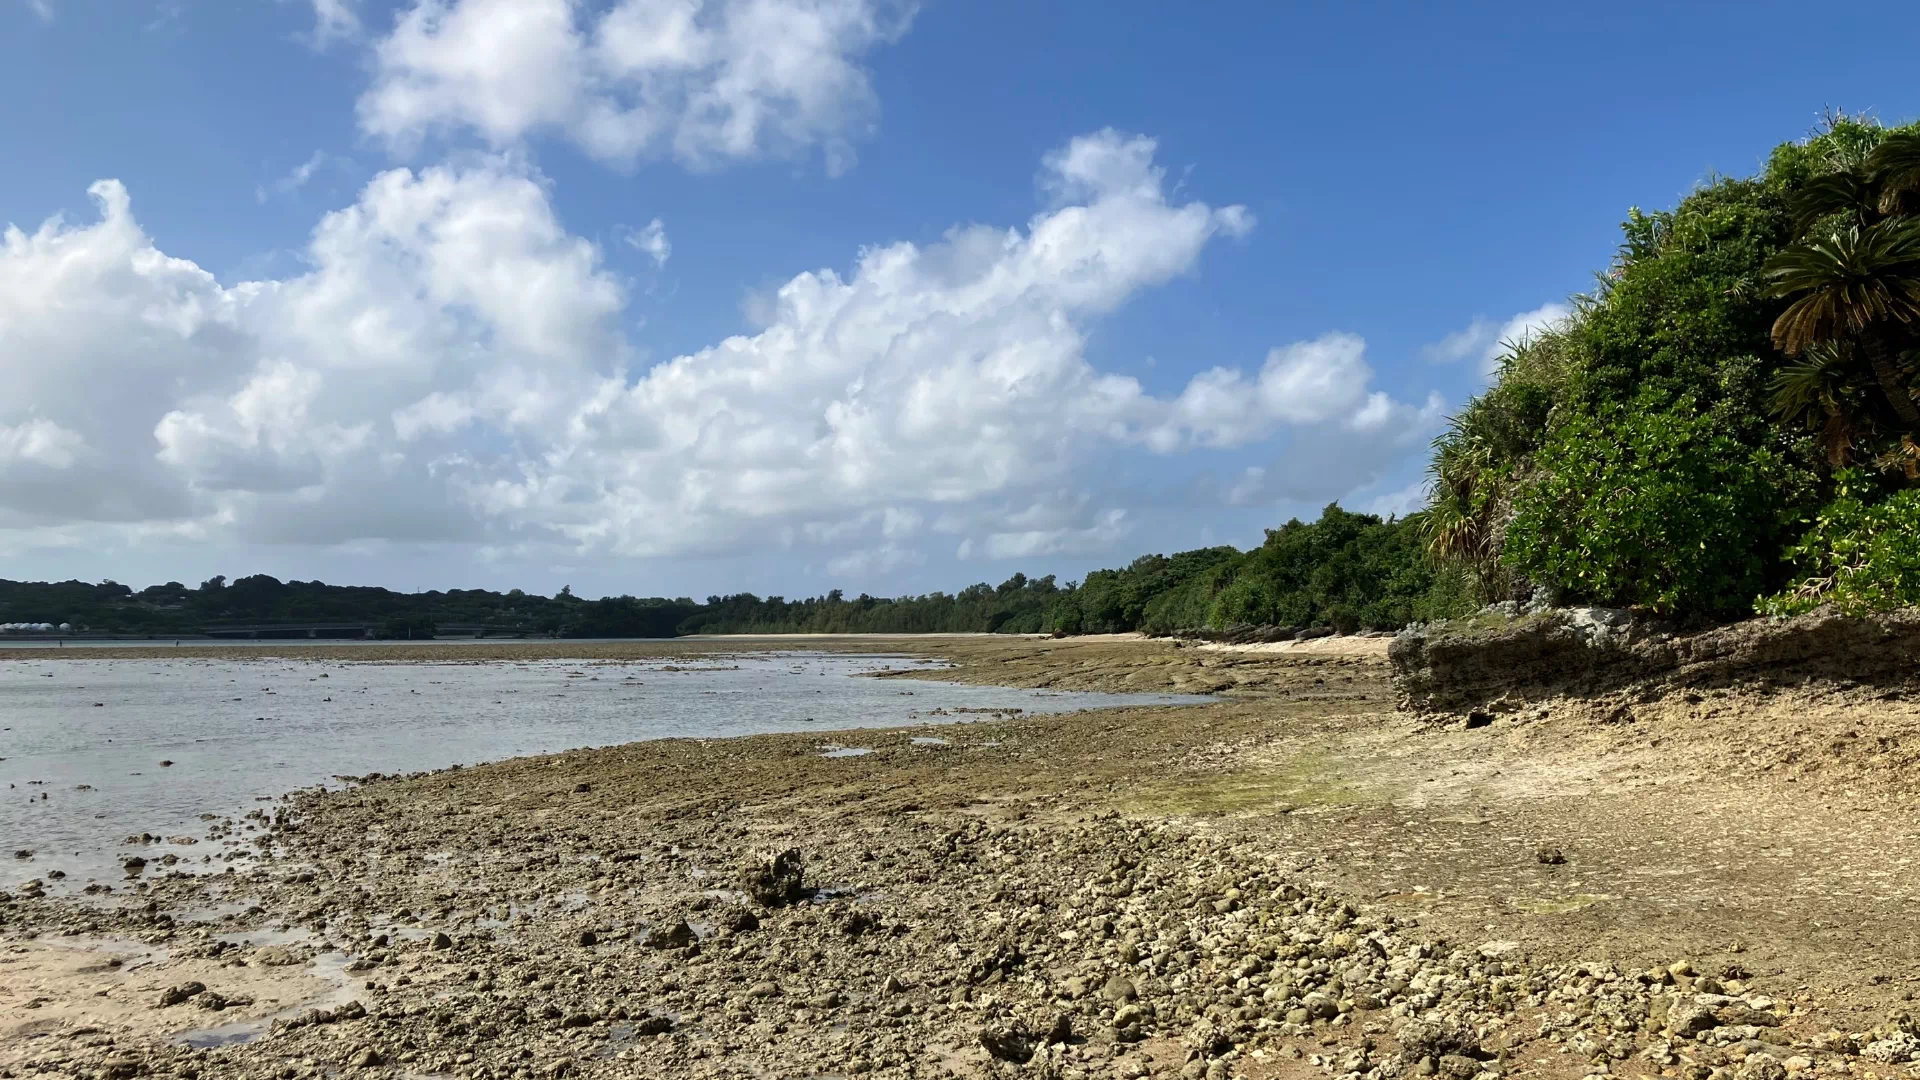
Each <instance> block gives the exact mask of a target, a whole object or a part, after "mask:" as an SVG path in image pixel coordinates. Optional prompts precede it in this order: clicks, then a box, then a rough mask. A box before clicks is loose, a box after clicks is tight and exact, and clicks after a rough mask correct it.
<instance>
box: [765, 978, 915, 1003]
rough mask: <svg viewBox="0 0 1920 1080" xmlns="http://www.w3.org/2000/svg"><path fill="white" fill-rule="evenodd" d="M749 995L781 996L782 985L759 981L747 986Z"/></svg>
mask: <svg viewBox="0 0 1920 1080" xmlns="http://www.w3.org/2000/svg"><path fill="white" fill-rule="evenodd" d="M889 978H891V976H889ZM747 996H748V997H750V998H770V997H779V996H780V987H779V986H778V985H776V984H774V983H770V982H757V983H754V984H753V985H752V986H749V987H747Z"/></svg>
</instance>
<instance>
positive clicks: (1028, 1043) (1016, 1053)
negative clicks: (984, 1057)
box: [980, 1026, 1033, 1065]
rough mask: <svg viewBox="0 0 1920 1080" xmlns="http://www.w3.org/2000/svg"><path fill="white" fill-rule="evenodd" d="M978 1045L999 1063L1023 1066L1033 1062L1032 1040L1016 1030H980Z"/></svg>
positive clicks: (1003, 1028)
mask: <svg viewBox="0 0 1920 1080" xmlns="http://www.w3.org/2000/svg"><path fill="white" fill-rule="evenodd" d="M980 1045H981V1046H982V1047H985V1048H986V1051H987V1053H988V1054H991V1055H992V1056H994V1057H996V1058H998V1059H1000V1060H1001V1061H1011V1062H1013V1063H1014V1064H1016V1065H1025V1064H1026V1063H1027V1062H1029V1061H1032V1060H1033V1040H1032V1039H1030V1038H1028V1037H1027V1034H1026V1032H1024V1031H1021V1030H1019V1029H1018V1028H1011V1027H1003V1026H994V1027H988V1028H982V1029H981V1031H980Z"/></svg>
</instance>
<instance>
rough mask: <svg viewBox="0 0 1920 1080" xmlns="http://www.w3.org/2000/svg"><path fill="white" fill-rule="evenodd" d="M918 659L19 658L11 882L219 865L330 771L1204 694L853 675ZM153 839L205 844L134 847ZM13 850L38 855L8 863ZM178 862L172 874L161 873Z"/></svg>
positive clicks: (9, 671) (11, 753) (3, 672)
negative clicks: (144, 863)
mask: <svg viewBox="0 0 1920 1080" xmlns="http://www.w3.org/2000/svg"><path fill="white" fill-rule="evenodd" d="M926 663H929V662H927V661H919V660H906V659H902V658H898V657H881V656H847V655H840V654H818V653H756V654H752V655H745V656H738V657H727V658H724V659H718V660H701V661H695V660H687V659H685V658H674V659H665V658H661V659H652V660H644V661H619V662H603V661H595V662H586V661H577V660H575V661H566V660H555V661H529V662H525V663H520V662H514V661H498V662H484V663H475V662H466V663H444V664H384V663H355V662H351V661H349V660H346V659H316V660H287V659H272V660H240V659H234V660H227V659H199V658H196V659H190V660H186V659H173V660H167V659H157V658H156V659H152V660H144V659H142V660H71V659H65V658H48V659H46V660H40V659H37V658H35V659H29V660H18V661H11V662H7V663H3V664H0V729H4V730H0V883H4V884H5V885H6V886H8V887H12V886H14V885H17V884H18V883H19V882H22V881H25V880H27V879H29V878H36V877H38V878H49V876H50V875H49V872H50V871H54V870H60V871H64V872H65V873H66V874H67V875H68V876H67V878H66V879H65V880H64V881H60V882H57V883H56V882H53V881H51V880H50V881H49V885H50V887H53V888H56V889H60V890H71V889H76V888H79V887H81V886H83V885H85V884H86V883H88V882H89V881H92V880H98V881H100V882H104V883H110V884H114V885H116V886H122V874H121V869H120V861H121V859H123V858H125V857H126V856H128V855H134V854H137V855H140V856H142V857H144V858H146V859H148V860H149V861H150V864H149V866H148V868H147V871H146V872H147V873H148V874H154V873H159V872H165V871H169V870H186V871H192V872H205V873H210V872H219V871H224V870H225V869H226V868H227V866H228V865H229V863H228V862H227V861H226V860H224V859H223V858H222V855H223V853H224V852H238V851H242V850H245V849H246V848H247V846H248V845H247V844H246V841H247V839H248V838H249V837H250V836H253V835H257V830H255V829H250V828H249V825H251V824H255V823H252V822H249V821H247V820H246V819H245V818H244V817H243V815H245V814H246V813H248V812H249V811H251V810H254V809H263V810H265V811H267V812H268V813H270V812H271V809H272V805H273V803H272V800H273V799H274V798H275V797H276V796H279V795H281V794H283V793H285V792H287V791H291V790H293V789H295V788H299V787H306V786H309V785H313V784H318V783H329V782H334V781H333V778H335V777H337V776H351V775H361V774H365V773H370V772H383V773H403V772H411V771H415V770H420V769H437V768H443V767H445V766H448V765H454V764H477V763H480V762H483V761H497V760H499V759H502V758H508V757H517V756H520V755H525V754H538V753H548V752H552V751H557V750H567V749H574V748H577V747H583V746H604V745H611V744H615V743H623V742H632V741H635V740H639V739H657V738H672V737H719V736H733V735H750V734H758V733H762V732H774V731H808V730H818V731H821V732H823V733H824V732H828V731H836V730H842V729H846V728H860V727H897V726H904V725H909V724H916V723H920V724H936V723H956V722H965V721H966V720H969V719H984V718H987V717H990V716H992V715H993V710H1000V711H1002V712H1015V711H1024V712H1027V713H1056V712H1068V711H1072V710H1076V709H1087V708H1101V707H1108V706H1116V705H1132V704H1151V703H1176V702H1189V701H1199V700H1204V699H1200V698H1193V697H1175V696H1158V695H1134V694H1093V693H1055V692H1052V691H1032V690H1012V689H1006V688H1002V687H991V686H962V685H956V684H951V683H938V682H923V681H919V680H915V681H912V682H901V681H897V680H884V679H863V678H856V677H854V676H857V675H859V674H860V673H862V672H869V671H875V670H880V669H885V668H898V667H902V666H908V665H918V664H926ZM823 745H824V744H823ZM162 761H171V762H172V763H173V764H171V765H168V766H163V765H162V764H161V762H162ZM203 814H214V815H218V816H219V818H221V819H225V818H231V819H233V825H232V831H231V833H230V834H229V835H226V836H223V837H215V838H209V837H208V835H207V830H208V828H209V826H212V825H217V824H219V822H218V821H204V820H201V816H202V815H203ZM142 833H147V834H152V835H155V836H158V837H164V838H173V837H179V838H193V839H196V840H198V842H197V843H194V844H169V843H164V842H162V843H143V844H136V845H131V846H129V845H127V844H125V843H123V841H124V839H125V838H126V837H128V836H130V835H138V834H142ZM16 850H30V851H32V852H33V855H32V857H31V858H28V859H16V858H14V852H15V851H16ZM167 853H171V854H173V855H175V856H176V857H177V858H178V859H179V860H180V862H179V863H178V865H176V866H172V867H167V866H162V865H160V863H159V860H160V859H161V857H162V856H163V855H165V854H167ZM239 865H240V866H242V867H243V868H244V867H245V866H246V863H245V862H244V861H242V862H239ZM122 887H123V886H122Z"/></svg>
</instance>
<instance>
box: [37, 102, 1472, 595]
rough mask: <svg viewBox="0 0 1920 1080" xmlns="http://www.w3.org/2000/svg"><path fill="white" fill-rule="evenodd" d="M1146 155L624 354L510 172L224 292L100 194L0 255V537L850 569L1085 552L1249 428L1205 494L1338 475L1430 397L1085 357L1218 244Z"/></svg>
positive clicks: (417, 196)
mask: <svg viewBox="0 0 1920 1080" xmlns="http://www.w3.org/2000/svg"><path fill="white" fill-rule="evenodd" d="M1154 151H1155V146H1154V143H1153V141H1152V140H1151V139H1147V138H1142V137H1138V136H1130V135H1124V134H1121V133H1117V132H1112V131H1102V132H1096V133H1093V134H1090V135H1086V136H1082V137H1080V138H1078V139H1075V140H1072V141H1071V142H1070V143H1069V144H1068V145H1067V146H1066V147H1064V148H1062V149H1061V150H1060V151H1058V152H1056V153H1054V154H1050V155H1048V156H1047V158H1046V159H1045V161H1044V162H1043V166H1042V181H1043V187H1046V188H1047V189H1049V190H1050V192H1051V193H1052V197H1053V199H1054V200H1055V201H1054V203H1053V204H1052V205H1051V206H1050V207H1049V208H1047V209H1046V210H1044V211H1043V212H1041V213H1039V214H1037V215H1035V216H1034V217H1033V218H1032V219H1030V220H1029V221H1028V222H1026V223H1025V224H1024V226H1021V227H1013V228H1008V227H1000V226H992V225H961V226H955V227H954V228H952V229H949V230H948V231H947V232H946V233H945V235H943V236H942V237H941V238H940V239H939V240H938V241H935V242H932V243H928V244H925V245H917V244H912V243H904V242H897V243H891V244H880V245H875V246H872V247H868V248H865V249H863V250H862V251H861V252H860V253H859V256H858V258H857V259H856V260H855V262H854V263H853V264H852V266H851V267H849V268H847V269H846V270H844V271H843V270H834V269H820V270H813V271H809V272H806V273H801V274H798V275H795V276H794V277H792V278H791V279H790V280H788V281H787V282H786V283H785V284H784V285H783V286H781V287H780V288H779V289H778V290H777V291H775V293H774V294H773V296H772V297H771V300H770V302H769V304H768V309H767V314H768V319H767V321H766V323H765V325H764V326H763V327H762V328H761V329H759V331H758V332H757V333H753V334H750V335H740V336H736V337H731V338H728V339H726V340H724V341H720V342H717V343H715V344H713V345H710V346H708V347H706V348H703V349H700V350H697V351H695V352H691V353H688V354H685V355H682V356H677V357H673V358H670V359H666V360H664V361H662V362H659V363H656V364H652V365H651V366H644V365H642V363H641V361H640V357H642V356H643V355H644V353H643V351H642V349H641V348H640V346H639V345H637V344H636V343H634V342H632V341H630V340H629V339H628V337H627V331H626V330H625V329H624V327H625V326H627V325H630V324H631V323H632V321H633V320H631V319H629V318H627V317H626V316H627V300H628V298H627V295H626V291H625V288H624V286H623V285H622V283H621V281H620V280H619V279H618V278H617V277H615V276H614V275H613V274H612V273H611V272H610V271H609V270H608V269H607V267H606V265H605V262H604V258H603V252H602V251H601V250H600V249H599V248H598V247H597V246H596V245H594V244H592V243H591V242H589V241H587V240H585V239H582V238H580V237H578V236H576V235H574V234H572V233H570V232H569V231H568V230H567V229H566V228H565V227H564V225H563V224H562V223H561V221H560V219H559V217H558V216H557V215H556V213H555V212H554V210H553V207H552V205H551V201H550V199H549V192H548V190H547V186H546V182H545V180H544V178H543V177H541V176H540V175H539V174H538V173H537V172H535V171H533V170H532V169H531V168H530V167H529V166H528V165H527V164H526V163H525V162H524V161H522V160H520V159H518V158H515V157H513V156H495V157H490V158H479V159H473V160H470V161H467V162H466V163H465V164H463V165H461V166H458V167H453V166H447V167H437V168H429V169H423V170H418V171H415V170H411V169H405V168H400V169H392V170H389V171H387V172H384V173H381V174H379V175H378V176H375V177H374V178H373V179H372V180H371V181H369V182H368V184H367V185H366V186H365V188H364V189H363V190H362V191H361V192H360V194H359V196H358V198H357V199H356V200H355V201H354V202H353V203H352V205H350V206H347V207H345V208H343V209H340V210H337V211H335V212H333V213H330V214H327V215H326V216H325V217H323V218H322V219H321V220H320V221H319V223H318V224H317V225H316V227H315V228H314V230H313V234H312V237H311V240H310V242H309V243H308V245H307V248H306V251H305V252H304V258H305V262H306V264H307V269H306V270H305V271H304V272H303V273H300V274H297V275H294V276H290V277H286V278H282V279H276V280H263V281H243V282H234V283H230V284H229V283H223V282H221V281H219V280H217V279H216V278H215V277H214V276H213V275H211V274H209V273H208V272H206V271H205V270H203V269H201V268H200V267H199V266H197V265H195V264H194V263H192V262H190V261H188V260H184V259H180V258H176V257H172V256H169V255H167V254H166V253H164V252H162V251H161V250H159V249H158V248H157V247H156V246H155V245H154V243H153V241H152V240H151V238H149V237H148V236H147V235H146V233H145V232H144V230H143V229H142V228H141V227H140V225H139V224H138V222H137V221H136V219H135V217H134V214H133V209H132V203H131V199H130V198H129V196H128V193H127V192H126V191H125V189H124V188H123V187H122V186H121V185H120V184H119V183H117V182H114V181H102V182H100V183H97V184H95V185H94V186H93V188H92V189H91V191H92V194H93V195H94V198H95V200H96V202H97V204H98V206H99V216H98V218H97V220H95V221H92V222H89V223H68V222H66V221H63V220H60V219H58V218H56V219H53V220H50V221H48V222H46V223H44V224H43V225H41V226H40V227H39V228H38V229H36V230H35V231H33V232H31V233H28V232H25V231H23V230H21V229H18V228H9V229H8V230H7V232H6V233H5V234H4V242H3V243H0V375H4V376H5V380H6V381H5V382H4V384H0V385H5V386H7V387H8V390H7V392H6V393H5V394H4V395H0V545H4V544H5V543H7V542H8V540H9V533H10V534H11V535H12V536H13V537H15V538H17V537H18V536H20V535H24V534H25V532H26V531H28V530H38V533H37V534H36V535H50V533H49V530H63V532H62V533H61V535H63V536H69V537H71V536H82V535H87V531H88V530H94V534H95V535H97V534H99V533H100V532H101V531H105V532H108V533H111V532H112V531H114V530H121V531H122V533H123V534H127V533H128V531H138V532H141V534H143V535H151V534H152V533H154V532H156V531H158V532H167V533H170V534H173V535H183V536H193V537H196V538H199V539H201V540H204V541H209V542H244V543H252V544H261V543H287V544H344V543H354V542H390V543H407V542H429V541H431V542H460V543H467V544H471V545H476V546H479V547H483V548H484V549H485V550H486V551H487V552H489V553H491V554H493V555H494V556H496V557H502V556H503V554H511V553H513V552H516V551H520V552H548V553H553V552H561V553H565V555H566V557H568V558H574V557H602V558H605V557H619V556H665V555H690V554H702V555H706V554H729V553H732V554H740V553H756V552H764V551H767V550H770V549H773V548H787V547H794V546H796V545H797V546H809V545H810V546H813V547H817V548H820V549H822V550H823V551H825V552H826V557H827V558H828V559H829V560H832V559H838V562H837V563H835V564H834V565H837V566H838V567H839V568H840V569H841V570H844V571H847V572H853V571H855V570H858V571H860V572H863V573H885V572H888V571H890V570H894V569H898V568H900V567H905V566H912V565H916V564H917V563H918V560H920V559H922V558H924V557H925V552H926V551H928V550H936V549H937V550H939V551H942V552H954V551H956V550H957V551H958V553H959V554H960V555H961V557H985V558H1013V557H1023V556H1040V555H1046V554H1051V553H1060V552H1076V553H1078V552H1095V551H1102V550H1106V549H1108V548H1110V547H1112V546H1113V545H1115V544H1117V543H1119V542H1120V541H1121V540H1122V539H1123V538H1124V537H1125V536H1126V535H1127V533H1128V531H1129V530H1130V529H1131V528H1132V526H1133V522H1134V521H1135V520H1136V518H1137V514H1135V513H1132V512H1130V510H1129V508H1128V507H1126V506H1117V505H1112V504H1111V503H1110V502H1109V501H1104V500H1100V499H1095V498H1093V497H1092V496H1090V495H1088V494H1086V491H1085V488H1086V484H1087V480H1088V478H1089V476H1090V474H1091V473H1092V472H1093V471H1097V470H1099V469H1100V468H1101V467H1102V466H1103V465H1104V463H1105V462H1106V460H1107V459H1108V458H1109V457H1110V456H1111V455H1112V454H1114V453H1116V452H1129V451H1131V452H1135V453H1140V452H1150V453H1161V454H1171V453H1176V452H1185V451H1191V450H1193V449H1194V448H1213V447H1232V446H1244V445H1247V444H1250V443H1256V442H1259V441H1260V440H1264V439H1269V438H1279V437H1282V436H1284V437H1286V438H1287V440H1288V442H1287V446H1288V449H1287V450H1286V453H1285V454H1284V455H1282V457H1281V459H1280V461H1279V462H1278V463H1276V464H1275V465H1274V466H1271V467H1266V471H1265V472H1264V473H1263V474H1262V475H1263V477H1264V480H1263V481H1262V482H1260V483H1256V484H1253V485H1251V486H1246V485H1243V487H1244V488H1245V490H1242V491H1239V492H1237V494H1238V495H1239V497H1241V498H1243V499H1247V500H1255V499H1260V498H1265V497H1280V496H1281V495H1284V494H1286V493H1287V492H1289V491H1295V492H1299V491H1307V492H1318V491H1321V490H1323V489H1325V488H1327V487H1329V486H1338V485H1341V484H1347V485H1348V487H1347V488H1344V489H1342V490H1351V489H1352V487H1355V486H1358V485H1359V484H1360V483H1364V482H1369V481H1370V479H1371V478H1372V477H1373V476H1374V475H1375V474H1376V473H1377V472H1378V470H1379V467H1380V466H1379V462H1381V461H1383V460H1384V457H1383V455H1385V454H1386V453H1387V452H1388V451H1389V450H1391V449H1392V448H1395V447H1401V446H1402V444H1404V443H1405V442H1406V440H1407V439H1409V438H1412V437H1413V435H1410V434H1409V433H1410V432H1413V433H1417V432H1418V431H1419V429H1420V425H1422V424H1425V423H1428V422H1429V420H1430V419H1431V416H1432V415H1435V414H1436V412H1437V409H1438V404H1437V402H1433V401H1429V402H1428V403H1426V404H1425V405H1421V406H1414V405H1408V404H1405V403H1402V402H1399V401H1397V400H1395V399H1393V398H1390V397H1388V396H1387V395H1385V394H1384V393H1382V392H1380V391H1379V390H1377V389H1374V388H1373V386H1372V379H1373V371H1372V368H1371V366H1370V365H1369V364H1368V363H1367V361H1366V359H1365V346H1364V343H1363V342H1362V341H1361V340H1360V339H1359V338H1357V337H1354V336H1352V335H1347V334H1328V335H1325V336H1323V337H1321V338H1317V339H1314V340H1312V341H1306V342H1299V343H1295V344H1292V345H1286V346H1281V347H1279V348H1276V349H1274V350H1272V352H1271V353H1270V354H1269V355H1268V356H1267V357H1266V358H1265V361H1264V363H1263V364H1262V365H1261V366H1260V367H1259V368H1258V370H1256V371H1251V372H1247V371H1241V370H1239V369H1236V368H1234V367H1231V366H1221V367H1217V368H1213V369H1210V370H1208V371H1207V372H1205V373H1203V374H1201V375H1199V376H1196V377H1195V378H1194V379H1193V380H1191V382H1190V383H1189V384H1188V385H1187V386H1186V387H1185V388H1184V389H1183V390H1182V391H1181V392H1179V393H1178V394H1175V395H1172V396H1167V397H1161V396H1156V395H1154V394H1151V393H1149V392H1148V391H1147V390H1146V389H1145V388H1143V387H1142V385H1141V384H1140V383H1139V382H1138V381H1137V380H1136V379H1134V378H1132V377H1130V376H1126V375H1120V374H1115V373H1112V372H1106V371H1102V370H1100V369H1099V368H1097V367H1095V366H1094V365H1093V364H1092V363H1091V362H1090V361H1089V360H1088V358H1087V356H1086V353H1085V346H1086V341H1087V336H1088V334H1089V332H1090V328H1091V327H1092V326H1093V325H1094V324H1095V323H1096V322H1097V320H1098V319H1099V318H1100V317H1101V316H1102V315H1104V314H1106V313H1108V312H1111V311H1113V310H1114V309H1116V308H1118V307H1120V306H1122V305H1124V304H1125V303H1127V302H1128V301H1129V300H1130V299H1131V298H1133V297H1134V296H1136V295H1138V294H1139V293H1141V292H1142V291H1143V290H1147V289H1150V288H1152V287H1154V286H1156V285H1159V284H1162V283H1164V282H1166V281H1168V280H1170V279H1172V278H1175V277H1177V276H1180V275H1184V274H1189V273H1193V272H1194V271H1195V270H1196V268H1197V267H1198V265H1199V262H1200V258H1201V255H1202V253H1203V251H1204V250H1205V249H1206V247H1207V246H1208V245H1209V244H1211V243H1213V242H1214V241H1215V240H1217V239H1219V238H1220V237H1223V236H1239V235H1244V234H1245V233H1246V232H1247V230H1248V229H1250V228H1251V227H1252V224H1253V222H1252V218H1251V216H1250V215H1249V214H1247V213H1246V211H1245V210H1244V209H1242V208H1240V207H1237V206H1227V207H1214V206H1209V205H1207V204H1205V203H1202V202H1198V201H1193V200H1189V201H1179V200H1177V199H1175V198H1174V197H1172V196H1171V194H1170V192H1169V187H1168V184H1167V183H1166V181H1165V178H1164V176H1163V173H1162V170H1161V169H1160V167H1159V166H1158V165H1156V164H1155V162H1154ZM642 235H643V236H644V234H642ZM659 239H660V241H661V245H662V247H663V249H664V244H665V236H664V230H662V231H661V234H660V236H659ZM663 254H664V250H663ZM1296 461H1297V462H1298V463H1299V464H1297V465H1296V464H1290V463H1294V462H1296ZM1296 469H1297V470H1300V472H1299V474H1298V475H1295V474H1294V472H1293V470H1296ZM1337 493H1338V492H1336V494H1337ZM930 544H931V545H935V548H929V547H928V546H927V545H930Z"/></svg>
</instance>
